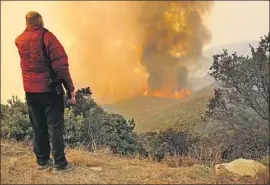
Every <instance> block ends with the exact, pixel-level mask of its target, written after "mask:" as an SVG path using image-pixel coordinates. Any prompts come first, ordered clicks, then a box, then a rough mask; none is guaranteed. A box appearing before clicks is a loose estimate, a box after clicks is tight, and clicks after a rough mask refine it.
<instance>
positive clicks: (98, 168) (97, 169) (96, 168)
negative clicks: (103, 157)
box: [90, 167, 103, 171]
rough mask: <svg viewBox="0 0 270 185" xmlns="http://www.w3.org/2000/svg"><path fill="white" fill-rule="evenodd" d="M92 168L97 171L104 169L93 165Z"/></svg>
mask: <svg viewBox="0 0 270 185" xmlns="http://www.w3.org/2000/svg"><path fill="white" fill-rule="evenodd" d="M90 169H91V170H95V171H102V170H103V169H102V168H101V167H91V168H90Z"/></svg>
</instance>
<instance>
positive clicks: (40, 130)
mask: <svg viewBox="0 0 270 185" xmlns="http://www.w3.org/2000/svg"><path fill="white" fill-rule="evenodd" d="M39 98H40V96H39V94H33V93H26V100H27V106H28V112H29V118H30V122H31V125H32V128H33V149H34V153H35V155H36V161H37V164H38V165H44V164H46V163H47V162H48V160H49V159H50V142H49V134H48V127H47V124H46V117H45V113H44V107H43V106H42V104H41V103H40V101H39Z"/></svg>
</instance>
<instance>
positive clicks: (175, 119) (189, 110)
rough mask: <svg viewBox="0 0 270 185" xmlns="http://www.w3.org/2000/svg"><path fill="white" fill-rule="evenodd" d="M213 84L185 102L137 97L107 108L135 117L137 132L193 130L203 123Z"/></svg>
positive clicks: (183, 100)
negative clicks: (200, 122)
mask: <svg viewBox="0 0 270 185" xmlns="http://www.w3.org/2000/svg"><path fill="white" fill-rule="evenodd" d="M212 91H213V85H211V86H209V87H206V88H203V89H201V90H199V91H197V92H194V93H193V94H192V95H190V96H189V97H186V98H185V99H169V98H160V97H149V96H145V97H137V98H133V99H128V100H125V101H121V102H119V103H115V104H111V105H105V106H103V107H104V109H105V110H107V111H109V112H115V113H119V114H122V115H124V116H125V117H126V118H129V119H131V118H134V120H135V123H136V127H135V131H137V132H148V131H158V130H163V129H167V128H173V129H183V128H186V129H193V128H194V127H195V125H196V123H198V122H199V121H200V116H201V115H202V114H203V113H204V111H205V108H206V105H207V103H208V100H209V98H210V97H211V95H212Z"/></svg>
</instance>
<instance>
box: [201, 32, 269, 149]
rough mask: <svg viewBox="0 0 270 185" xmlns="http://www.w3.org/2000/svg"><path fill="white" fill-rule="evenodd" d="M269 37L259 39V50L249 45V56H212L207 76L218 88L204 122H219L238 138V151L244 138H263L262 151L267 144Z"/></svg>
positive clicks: (234, 54)
mask: <svg viewBox="0 0 270 185" xmlns="http://www.w3.org/2000/svg"><path fill="white" fill-rule="evenodd" d="M269 36H270V32H269V33H268V35H265V36H264V37H261V40H260V42H259V46H258V48H256V49H254V48H253V47H252V46H250V48H251V52H252V56H251V57H249V56H246V57H244V56H238V55H237V54H236V53H233V54H232V55H229V54H228V52H227V50H224V52H223V53H222V54H218V55H214V56H213V59H214V62H213V65H212V66H211V67H210V73H209V74H210V75H211V76H212V77H214V79H215V80H216V82H217V86H218V87H217V88H216V89H215V93H214V96H213V98H211V99H210V101H209V104H208V109H207V111H206V114H205V119H206V120H207V121H212V120H218V121H219V122H220V123H222V126H223V128H225V131H227V133H228V134H229V136H233V137H235V136H237V137H238V139H237V140H238V141H239V142H241V143H238V144H237V145H238V146H236V141H233V143H234V144H233V145H234V146H235V147H237V148H241V147H240V146H239V145H241V144H243V143H245V142H247V139H246V138H247V136H249V137H253V138H259V137H260V138H264V139H263V140H262V146H263V147H262V148H261V149H262V150H265V147H266V145H267V144H266V143H268V142H266V141H268V138H269V132H268V131H269V129H268V128H269V121H270V119H269V42H270V38H269ZM228 126H229V127H228ZM240 136H242V137H240ZM241 138H242V139H241ZM234 139H236V138H234ZM257 141H258V140H257ZM255 142H256V140H253V144H254V150H256V147H257V146H256V147H255ZM268 145H269V144H268ZM242 149H244V148H242ZM250 151H251V150H250Z"/></svg>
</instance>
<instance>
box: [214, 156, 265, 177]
mask: <svg viewBox="0 0 270 185" xmlns="http://www.w3.org/2000/svg"><path fill="white" fill-rule="evenodd" d="M224 169H225V170H227V171H229V172H230V173H233V174H237V175H240V176H251V177H255V176H256V175H257V174H258V172H260V171H263V170H266V167H265V166H264V165H263V164H261V163H259V162H257V161H254V160H249V159H242V158H240V159H236V160H234V161H232V162H230V163H223V164H217V165H215V172H216V173H217V174H218V173H220V172H221V171H222V170H224Z"/></svg>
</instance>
